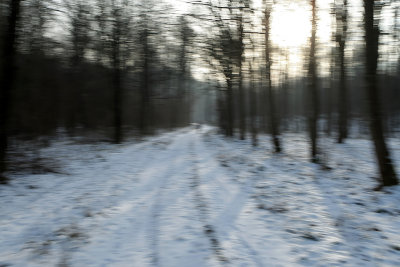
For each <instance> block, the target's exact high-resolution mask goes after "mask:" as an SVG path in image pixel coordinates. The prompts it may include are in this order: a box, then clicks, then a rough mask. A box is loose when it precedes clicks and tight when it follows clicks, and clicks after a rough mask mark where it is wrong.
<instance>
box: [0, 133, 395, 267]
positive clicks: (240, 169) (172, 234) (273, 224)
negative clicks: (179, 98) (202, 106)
mask: <svg viewBox="0 0 400 267" xmlns="http://www.w3.org/2000/svg"><path fill="white" fill-rule="evenodd" d="M263 138H264V139H262V140H261V142H260V143H261V146H260V147H258V148H252V147H251V146H250V144H249V142H247V141H246V142H243V141H233V140H225V139H224V138H222V137H220V136H218V135H216V134H215V133H214V131H213V128H211V127H206V126H204V127H202V128H199V129H196V128H191V127H189V128H184V129H181V130H178V131H175V132H171V133H167V134H162V135H160V136H157V137H152V138H149V139H148V140H146V141H144V142H141V143H136V144H135V143H126V144H122V145H118V146H113V145H96V146H95V145H82V144H80V145H79V144H74V143H68V142H65V141H64V142H55V143H54V144H53V145H52V146H50V147H48V148H46V149H43V151H42V153H43V154H44V155H48V156H52V157H55V158H57V159H60V160H62V163H63V172H62V173H60V174H43V175H26V176H16V177H15V178H14V179H13V180H12V182H11V184H10V185H9V186H2V187H0V201H1V205H2V208H1V210H0V266H221V265H226V266H327V265H328V266H338V265H340V266H355V265H357V266H398V265H399V264H400V251H399V250H400V233H399V232H400V228H399V225H400V223H399V221H400V220H399V216H400V209H399V208H398V207H399V204H400V198H399V196H400V190H399V189H398V188H392V189H390V191H388V192H386V193H385V192H373V191H371V190H369V189H370V188H372V187H373V186H374V182H373V180H372V179H371V178H370V176H373V175H374V172H375V169H374V165H373V159H372V158H371V156H370V150H369V149H370V147H369V145H368V142H367V141H365V140H350V141H349V144H348V145H346V146H332V147H330V148H329V149H330V158H329V160H330V165H331V166H332V167H333V170H332V171H323V170H320V169H319V168H318V167H317V166H315V165H313V164H310V163H308V162H307V144H306V141H305V140H304V138H302V137H301V136H298V135H293V136H290V135H288V136H286V139H285V140H286V143H285V144H286V147H285V149H286V150H285V154H282V155H272V154H271V153H270V151H271V149H270V147H269V142H268V138H267V137H263ZM393 146H394V148H395V150H394V151H395V153H397V154H396V155H395V156H396V158H397V159H399V158H400V157H399V155H398V154H399V148H400V144H399V142H398V141H395V142H393ZM396 148H397V150H396ZM397 163H399V160H397ZM398 165H399V164H398Z"/></svg>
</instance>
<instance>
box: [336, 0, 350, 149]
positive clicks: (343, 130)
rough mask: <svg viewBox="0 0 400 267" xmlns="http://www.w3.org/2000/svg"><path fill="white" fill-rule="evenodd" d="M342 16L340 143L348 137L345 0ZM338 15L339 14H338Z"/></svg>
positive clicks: (340, 35)
mask: <svg viewBox="0 0 400 267" xmlns="http://www.w3.org/2000/svg"><path fill="white" fill-rule="evenodd" d="M339 12H342V13H341V16H340V18H339V17H337V18H336V21H337V24H339V25H340V27H339V28H338V30H337V31H338V32H337V37H338V38H339V40H338V43H339V62H340V63H339V64H340V78H339V79H340V83H339V99H338V101H339V135H338V143H339V144H341V143H343V142H344V139H346V138H347V123H348V122H347V116H348V113H347V87H346V65H345V62H344V59H345V55H344V52H345V51H344V49H345V44H346V31H347V1H346V0H344V2H343V7H342V10H340V11H339ZM336 16H338V14H336Z"/></svg>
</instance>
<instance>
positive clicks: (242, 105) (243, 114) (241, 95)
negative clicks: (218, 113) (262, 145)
mask: <svg viewBox="0 0 400 267" xmlns="http://www.w3.org/2000/svg"><path fill="white" fill-rule="evenodd" d="M238 24H239V46H240V47H239V58H238V61H239V62H238V63H239V77H238V78H239V129H240V140H244V139H245V138H246V109H245V95H244V92H243V70H242V63H243V62H242V60H243V52H244V43H243V37H244V36H243V35H244V33H243V18H242V16H240V17H239V23H238Z"/></svg>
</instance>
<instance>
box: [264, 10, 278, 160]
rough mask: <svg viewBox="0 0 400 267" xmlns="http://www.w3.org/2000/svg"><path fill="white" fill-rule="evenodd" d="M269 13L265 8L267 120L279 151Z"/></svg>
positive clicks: (276, 150) (276, 148) (273, 140)
mask: <svg viewBox="0 0 400 267" xmlns="http://www.w3.org/2000/svg"><path fill="white" fill-rule="evenodd" d="M270 14H271V10H270V9H269V8H268V7H266V8H265V14H264V15H265V61H266V68H267V69H266V75H267V86H268V107H269V110H268V111H269V112H268V113H269V121H270V127H271V135H272V144H273V146H274V148H275V152H276V153H279V152H281V145H280V140H279V127H278V121H277V119H276V109H275V97H274V92H273V90H272V82H271V58H270V43H269V31H270Z"/></svg>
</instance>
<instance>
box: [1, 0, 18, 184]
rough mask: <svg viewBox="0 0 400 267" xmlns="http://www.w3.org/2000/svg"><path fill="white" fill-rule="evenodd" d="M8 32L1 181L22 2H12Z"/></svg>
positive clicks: (5, 44) (2, 124) (14, 0)
mask: <svg viewBox="0 0 400 267" xmlns="http://www.w3.org/2000/svg"><path fill="white" fill-rule="evenodd" d="M9 8H10V13H9V17H8V25H7V31H6V33H5V38H4V47H3V49H4V50H3V63H4V65H3V81H2V83H1V89H0V90H1V91H0V181H3V182H4V180H5V178H4V172H5V171H6V170H7V149H8V116H9V110H10V102H11V101H10V100H11V92H12V90H13V87H14V84H15V74H16V70H15V55H16V47H15V46H16V38H17V34H16V29H17V23H18V18H19V9H20V0H11V1H10V7H9Z"/></svg>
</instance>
